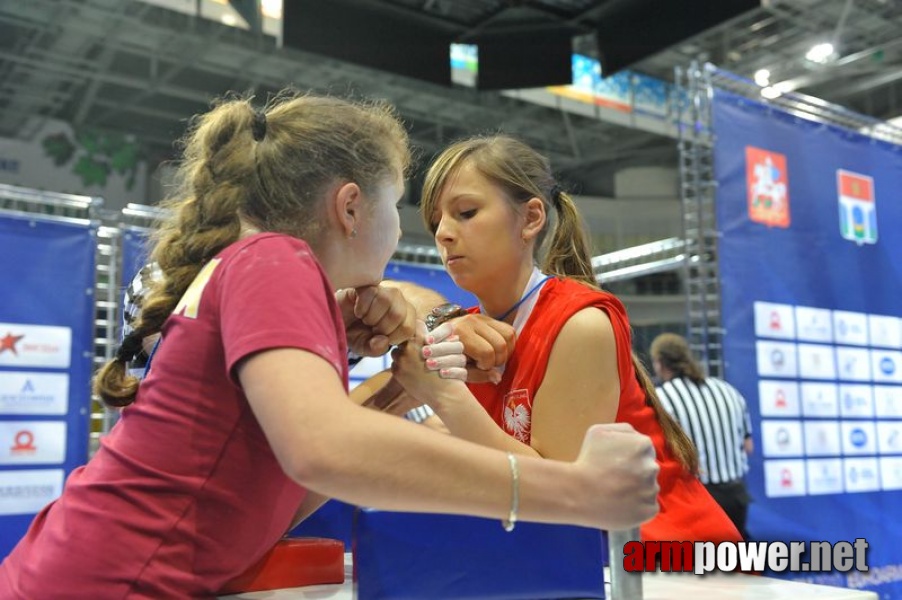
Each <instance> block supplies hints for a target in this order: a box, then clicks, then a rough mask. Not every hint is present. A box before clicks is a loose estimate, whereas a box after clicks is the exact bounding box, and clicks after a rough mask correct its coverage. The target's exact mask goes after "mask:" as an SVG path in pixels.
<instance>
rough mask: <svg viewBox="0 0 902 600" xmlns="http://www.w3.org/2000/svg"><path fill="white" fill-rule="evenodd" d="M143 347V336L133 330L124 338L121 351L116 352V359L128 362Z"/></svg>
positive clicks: (120, 347)
mask: <svg viewBox="0 0 902 600" xmlns="http://www.w3.org/2000/svg"><path fill="white" fill-rule="evenodd" d="M143 349H144V346H143V344H142V339H141V336H140V335H135V334H134V332H132V333H130V334H128V335H127V336H125V339H124V340H122V345H121V346H119V351H118V352H116V360H118V361H119V362H124V363H125V362H128V361H130V360H132V359H133V358H135V356H137V355H138V353H139V352H141V350H143Z"/></svg>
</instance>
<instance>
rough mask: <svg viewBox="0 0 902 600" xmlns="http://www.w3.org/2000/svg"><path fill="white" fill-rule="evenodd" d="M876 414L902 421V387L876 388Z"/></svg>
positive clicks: (884, 386) (886, 386) (879, 386)
mask: <svg viewBox="0 0 902 600" xmlns="http://www.w3.org/2000/svg"><path fill="white" fill-rule="evenodd" d="M874 414H876V415H877V416H878V417H896V418H900V419H902V386H896V385H875V386H874Z"/></svg>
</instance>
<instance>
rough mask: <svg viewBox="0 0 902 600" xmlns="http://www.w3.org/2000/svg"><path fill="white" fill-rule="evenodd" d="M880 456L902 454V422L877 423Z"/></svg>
mask: <svg viewBox="0 0 902 600" xmlns="http://www.w3.org/2000/svg"><path fill="white" fill-rule="evenodd" d="M877 447H878V448H879V449H880V454H902V421H877Z"/></svg>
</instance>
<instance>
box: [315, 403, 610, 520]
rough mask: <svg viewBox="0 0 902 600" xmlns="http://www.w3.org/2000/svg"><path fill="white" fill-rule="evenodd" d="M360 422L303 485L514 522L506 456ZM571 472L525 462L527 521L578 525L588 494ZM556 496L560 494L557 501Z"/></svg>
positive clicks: (381, 503)
mask: <svg viewBox="0 0 902 600" xmlns="http://www.w3.org/2000/svg"><path fill="white" fill-rule="evenodd" d="M357 412H362V411H357ZM348 416H350V415H348ZM356 417H359V418H352V419H349V420H346V421H345V423H344V425H343V426H342V427H341V433H340V435H341V437H342V439H343V442H342V447H341V451H340V452H331V453H330V454H329V456H328V457H322V458H323V459H324V460H325V463H324V464H322V465H321V466H320V467H319V468H317V469H316V472H314V473H310V474H309V476H307V477H304V478H303V480H302V481H301V483H306V485H308V486H309V487H310V488H311V489H317V490H318V491H319V492H320V493H325V494H328V495H329V496H334V497H338V498H342V499H343V500H345V501H347V502H350V503H353V504H357V505H361V506H372V507H375V508H380V509H384V510H401V511H410V512H442V513H454V514H473V515H479V516H483V517H489V518H498V519H501V518H506V517H507V515H508V511H509V510H510V505H511V486H510V481H511V474H510V466H509V463H508V460H507V458H506V457H505V455H504V454H503V453H501V452H496V453H492V454H491V455H487V454H486V450H485V449H481V448H478V447H476V446H475V445H473V444H470V443H467V442H465V441H462V440H459V439H455V438H453V437H451V436H436V435H434V434H433V433H432V432H429V431H426V430H425V429H426V428H422V427H417V426H414V425H413V424H410V423H406V422H404V421H401V420H399V419H392V418H386V417H385V416H384V415H380V414H378V413H374V412H366V413H364V414H361V415H356ZM364 417H371V418H364ZM377 420H378V421H377ZM322 434H323V435H328V433H327V432H326V431H323V432H322ZM336 435H339V434H338V432H336ZM487 457H491V459H490V460H487ZM570 467H571V465H569V464H568V463H561V462H558V461H546V460H543V459H530V458H526V457H523V458H521V459H520V461H519V470H520V518H521V519H523V520H541V521H547V522H558V523H563V522H571V521H572V520H573V519H574V517H576V515H574V514H573V512H572V511H573V506H574V504H573V501H574V500H575V499H576V498H579V497H580V491H579V490H576V489H573V488H574V486H573V482H572V480H571V479H570V478H569V477H567V476H566V473H565V471H567V470H569V469H570ZM499 482H501V483H499ZM552 489H553V490H557V493H555V494H552V495H550V496H549V494H548V490H552ZM596 518H597V517H596ZM586 524H587V525H589V524H590V523H586Z"/></svg>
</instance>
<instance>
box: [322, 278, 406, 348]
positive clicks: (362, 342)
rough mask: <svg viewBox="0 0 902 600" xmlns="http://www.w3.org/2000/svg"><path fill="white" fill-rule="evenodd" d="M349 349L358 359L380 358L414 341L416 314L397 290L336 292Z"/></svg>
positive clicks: (366, 289)
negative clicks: (401, 344)
mask: <svg viewBox="0 0 902 600" xmlns="http://www.w3.org/2000/svg"><path fill="white" fill-rule="evenodd" d="M335 300H336V301H337V302H338V306H339V308H340V309H341V316H342V318H343V319H344V322H345V330H346V332H347V337H348V348H349V349H350V350H351V351H352V352H354V353H355V354H357V355H359V356H382V355H383V354H385V353H386V352H388V349H389V348H390V347H392V346H394V345H397V344H400V343H402V342H405V341H407V340H409V339H410V338H411V337H413V335H414V332H415V329H414V323H415V322H416V313H415V311H414V308H413V306H412V305H411V304H410V303H409V302H407V300H405V299H404V296H403V294H401V292H400V291H399V290H397V289H394V288H391V287H387V286H367V287H362V288H357V289H353V288H348V289H343V290H338V292H336V293H335Z"/></svg>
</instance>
